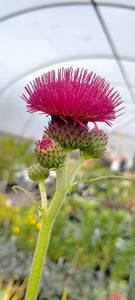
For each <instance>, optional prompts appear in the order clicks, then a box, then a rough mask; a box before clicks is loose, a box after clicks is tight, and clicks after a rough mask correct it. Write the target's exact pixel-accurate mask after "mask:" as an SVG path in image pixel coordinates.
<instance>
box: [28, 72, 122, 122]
mask: <svg viewBox="0 0 135 300" xmlns="http://www.w3.org/2000/svg"><path fill="white" fill-rule="evenodd" d="M25 90H26V92H27V96H26V95H25V94H23V95H22V99H23V100H25V101H26V103H27V111H28V112H30V113H33V112H36V111H41V112H43V113H44V114H46V115H50V116H54V117H59V118H61V119H62V120H64V121H65V122H67V120H72V121H73V122H74V125H76V123H79V124H80V125H82V126H86V124H87V122H93V123H94V124H95V126H96V122H105V123H107V124H108V125H111V124H112V121H113V120H114V119H115V118H116V113H117V112H118V111H119V110H121V108H118V106H119V105H120V104H121V103H122V101H121V98H120V96H119V93H118V92H117V91H114V89H113V88H111V87H110V84H109V83H108V82H107V81H106V80H105V79H104V78H101V77H100V76H98V75H96V74H94V73H93V72H91V73H88V71H87V70H84V69H81V70H79V68H78V69H76V70H73V68H72V67H70V68H67V69H64V68H62V69H59V70H58V73H57V74H56V72H55V70H52V71H50V72H48V73H46V74H43V75H42V76H41V78H40V77H38V78H36V79H35V80H34V81H32V82H30V85H27V86H26V87H25Z"/></svg>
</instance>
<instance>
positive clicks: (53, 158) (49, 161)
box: [35, 137, 65, 169]
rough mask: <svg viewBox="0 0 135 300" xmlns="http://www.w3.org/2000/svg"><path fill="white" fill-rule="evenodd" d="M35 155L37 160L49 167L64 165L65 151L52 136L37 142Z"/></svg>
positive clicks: (54, 167) (56, 167) (55, 167)
mask: <svg viewBox="0 0 135 300" xmlns="http://www.w3.org/2000/svg"><path fill="white" fill-rule="evenodd" d="M35 156H36V160H37V162H38V163H39V164H40V165H41V166H43V167H45V168H48V169H58V168H60V167H62V165H63V162H64V159H65V152H64V151H63V148H62V147H61V145H60V144H59V143H58V142H57V141H55V140H54V139H52V138H45V137H43V139H42V140H41V141H38V142H37V143H36V149H35Z"/></svg>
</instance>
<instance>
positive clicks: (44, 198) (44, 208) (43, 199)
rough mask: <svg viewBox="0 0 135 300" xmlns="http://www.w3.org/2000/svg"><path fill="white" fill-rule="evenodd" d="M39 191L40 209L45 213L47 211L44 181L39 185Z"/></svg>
mask: <svg viewBox="0 0 135 300" xmlns="http://www.w3.org/2000/svg"><path fill="white" fill-rule="evenodd" d="M38 186H39V190H40V194H41V199H42V203H41V205H42V209H43V211H44V212H45V211H46V210H47V198H46V191H45V184H44V181H42V182H40V183H39V185H38Z"/></svg>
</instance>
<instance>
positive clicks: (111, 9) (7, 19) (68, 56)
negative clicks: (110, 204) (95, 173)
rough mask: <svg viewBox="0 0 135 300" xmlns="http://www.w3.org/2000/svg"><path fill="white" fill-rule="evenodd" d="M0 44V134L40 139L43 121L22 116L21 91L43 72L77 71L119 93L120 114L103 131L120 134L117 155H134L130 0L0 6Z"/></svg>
mask: <svg viewBox="0 0 135 300" xmlns="http://www.w3.org/2000/svg"><path fill="white" fill-rule="evenodd" d="M0 41H1V46H0V67H1V72H0V131H4V132H8V133H12V134H17V135H23V136H27V137H33V138H40V137H41V135H42V133H43V128H44V126H45V124H46V123H47V119H46V117H45V116H43V115H40V114H38V113H36V114H33V115H29V114H28V113H26V108H25V103H24V102H23V100H21V98H20V95H21V94H22V93H23V92H24V86H25V85H26V84H27V83H28V82H29V81H30V80H31V79H34V78H35V77H36V76H37V75H40V74H41V73H44V72H47V71H48V70H51V69H54V68H56V69H57V68H59V67H61V66H73V67H78V66H80V67H84V68H86V69H88V70H89V71H91V70H93V71H94V72H96V73H98V74H99V75H101V76H102V77H106V79H107V80H108V81H110V83H111V85H112V86H114V87H115V88H116V89H117V90H118V91H119V92H120V94H121V97H122V99H123V101H124V105H125V114H124V115H123V116H121V117H120V118H119V119H118V120H117V121H116V122H115V124H114V126H113V127H112V128H108V127H107V128H105V130H107V131H109V133H110V134H115V135H116V136H118V135H119V134H124V136H125V137H124V144H123V145H124V150H123V151H125V152H126V153H130V154H132V155H133V154H134V146H135V139H134V137H135V102H134V101H135V1H134V0H127V1H126V0H123V1H122V0H117V1H114V0H112V1H109V0H108V1H107V0H105V1H101V0H97V1H94V0H93V1H88V0H85V1H84V0H83V1H81V0H76V1H75V0H74V1H66V0H63V1H62V0H61V1H57V0H55V1H54V0H38V1H36V0H30V1H27V0H19V1H18V0H12V1H11V0H4V1H0ZM129 139H130V142H131V144H132V145H131V147H130V148H129V147H126V146H125V145H129V144H128V143H129ZM125 141H127V143H125Z"/></svg>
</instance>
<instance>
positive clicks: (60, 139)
mask: <svg viewBox="0 0 135 300" xmlns="http://www.w3.org/2000/svg"><path fill="white" fill-rule="evenodd" d="M25 89H26V92H27V95H25V94H23V96H22V98H23V100H25V101H26V103H27V110H28V112H30V113H33V112H36V111H40V112H42V113H44V114H46V115H50V116H51V121H50V123H49V124H48V127H47V128H46V129H45V131H44V134H43V138H42V140H40V141H38V142H37V144H36V148H35V163H34V164H33V165H32V166H31V167H30V168H29V171H28V173H29V177H30V178H31V179H32V180H34V181H35V182H37V183H38V185H39V189H40V193H41V206H40V207H39V205H38V209H39V213H40V217H41V228H40V232H39V237H38V241H37V246H36V250H35V255H34V259H33V264H32V268H31V274H30V277H29V283H28V287H27V292H26V296H25V300H35V299H37V293H38V287H39V283H40V278H41V274H42V268H43V264H44V260H45V256H46V253H47V249H48V245H49V241H50V236H51V233H52V228H53V225H54V221H55V219H56V216H57V214H58V212H59V210H60V208H61V206H62V204H63V201H64V199H65V197H66V194H67V193H69V191H70V190H71V189H72V188H73V186H74V184H75V182H74V179H75V176H76V174H77V173H78V170H79V169H80V167H81V166H82V165H83V163H84V162H85V161H86V160H87V159H90V158H98V157H101V156H102V155H103V153H104V152H105V150H106V145H107V135H106V133H105V132H104V131H102V130H99V129H98V127H97V123H96V122H105V123H106V124H108V125H111V124H112V121H113V120H114V119H115V118H116V115H117V113H118V112H119V111H120V110H121V109H122V108H120V107H119V106H120V104H121V103H122V101H121V98H120V96H119V93H118V92H116V91H114V89H113V88H111V87H110V84H109V83H108V82H106V80H105V79H104V78H101V77H100V76H97V75H96V74H94V73H93V72H91V73H88V72H87V71H86V70H83V69H81V70H79V68H78V69H77V70H73V69H72V68H68V69H64V68H62V69H59V70H58V73H57V74H56V73H55V71H54V70H53V71H51V72H48V73H47V74H44V75H42V76H41V78H39V77H38V78H36V79H35V81H33V82H31V83H30V85H27V86H26V87H25ZM88 122H92V123H93V124H94V129H89V127H88ZM76 149H79V151H80V157H79V158H78V160H77V162H76V164H75V165H74V166H73V168H72V169H71V170H70V172H67V169H68V163H69V159H70V154H71V152H72V151H73V150H76ZM50 170H55V171H56V174H57V178H56V191H55V194H54V196H53V199H52V200H51V203H50V204H49V205H48V203H47V198H46V192H45V185H44V180H45V179H46V178H47V177H48V175H49V172H50Z"/></svg>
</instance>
